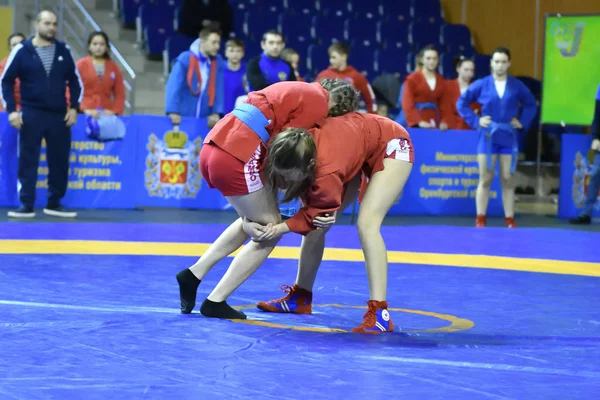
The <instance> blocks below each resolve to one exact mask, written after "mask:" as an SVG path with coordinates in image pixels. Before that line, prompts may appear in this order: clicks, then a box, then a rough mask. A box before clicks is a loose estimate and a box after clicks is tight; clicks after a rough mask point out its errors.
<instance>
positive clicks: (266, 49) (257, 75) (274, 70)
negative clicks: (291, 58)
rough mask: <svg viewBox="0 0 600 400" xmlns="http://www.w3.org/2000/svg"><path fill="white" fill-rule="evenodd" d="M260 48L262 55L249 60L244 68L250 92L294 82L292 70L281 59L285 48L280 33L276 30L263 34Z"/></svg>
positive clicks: (294, 76) (288, 64)
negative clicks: (277, 83) (283, 82)
mask: <svg viewBox="0 0 600 400" xmlns="http://www.w3.org/2000/svg"><path fill="white" fill-rule="evenodd" d="M260 46H261V47H262V49H263V53H262V54H261V55H260V56H257V57H254V58H252V59H250V60H249V61H248V65H247V67H246V78H247V80H248V85H249V86H250V91H254V90H262V89H264V88H266V87H267V86H269V85H272V84H274V83H276V82H282V81H295V80H296V74H295V73H294V68H293V67H292V66H291V64H290V63H288V62H287V61H284V60H283V59H282V58H281V52H282V51H283V49H284V47H285V40H283V35H282V34H281V32H278V31H276V30H270V31H267V32H265V33H264V35H263V38H262V41H261V42H260Z"/></svg>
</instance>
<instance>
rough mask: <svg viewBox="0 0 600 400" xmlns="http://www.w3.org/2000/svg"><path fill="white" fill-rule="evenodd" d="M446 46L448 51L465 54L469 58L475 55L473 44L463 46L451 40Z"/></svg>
mask: <svg viewBox="0 0 600 400" xmlns="http://www.w3.org/2000/svg"><path fill="white" fill-rule="evenodd" d="M445 47H446V52H447V53H450V54H454V55H463V56H465V57H468V58H473V57H474V56H475V49H474V48H473V46H471V45H468V46H463V45H461V44H458V43H453V42H450V43H449V44H448V45H446V46H445Z"/></svg>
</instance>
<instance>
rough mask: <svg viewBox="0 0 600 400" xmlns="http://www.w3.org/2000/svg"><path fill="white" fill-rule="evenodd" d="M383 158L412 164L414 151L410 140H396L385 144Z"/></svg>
mask: <svg viewBox="0 0 600 400" xmlns="http://www.w3.org/2000/svg"><path fill="white" fill-rule="evenodd" d="M383 158H393V159H394V160H400V161H406V162H409V163H412V164H414V162H415V151H414V149H413V147H412V143H411V142H410V139H403V138H396V139H392V140H390V141H389V142H388V143H387V149H386V150H385V154H384V155H383Z"/></svg>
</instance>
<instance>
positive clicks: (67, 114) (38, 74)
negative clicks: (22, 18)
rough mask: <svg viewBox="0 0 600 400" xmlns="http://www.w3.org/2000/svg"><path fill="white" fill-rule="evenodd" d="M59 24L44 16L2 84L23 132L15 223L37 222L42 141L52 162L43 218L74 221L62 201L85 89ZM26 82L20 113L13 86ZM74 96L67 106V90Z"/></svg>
mask: <svg viewBox="0 0 600 400" xmlns="http://www.w3.org/2000/svg"><path fill="white" fill-rule="evenodd" d="M57 22H58V18H57V16H56V14H55V13H54V12H53V11H50V10H44V11H42V12H40V13H39V14H38V16H37V18H36V31H37V32H36V35H35V36H34V37H33V38H32V39H30V40H25V41H23V42H21V43H20V44H18V45H17V46H15V47H14V48H13V50H12V51H11V53H10V55H9V56H8V60H7V61H6V68H5V69H4V73H3V74H2V77H1V78H0V80H1V81H2V85H1V86H2V93H1V96H2V102H3V105H4V108H5V109H6V111H7V112H8V119H9V122H10V124H11V125H12V126H13V127H14V128H15V129H18V130H19V131H20V132H19V166H18V176H19V184H20V188H19V200H20V201H21V207H20V208H19V209H17V210H14V211H10V212H9V213H8V216H9V217H11V218H33V217H35V212H34V209H33V206H34V203H35V194H36V183H37V178H38V165H39V160H40V150H41V147H42V139H46V157H47V159H48V169H49V174H48V202H47V206H46V208H44V214H47V215H52V216H56V217H75V216H76V215H77V214H76V213H75V212H70V211H67V210H66V209H65V208H64V207H63V206H62V205H61V204H60V201H61V199H62V198H63V197H64V196H65V193H66V191H67V182H68V178H69V155H70V152H71V126H73V125H74V124H75V122H77V109H78V108H79V103H80V102H81V99H82V97H83V84H82V82H81V78H80V76H79V73H78V72H77V67H76V65H75V60H73V56H72V55H71V50H70V49H69V46H67V45H66V44H64V43H62V42H59V41H58V40H56V39H55V36H56V28H57ZM17 78H19V80H20V82H21V87H20V91H21V110H22V111H21V112H18V111H17V109H16V104H15V97H14V90H13V88H14V83H15V80H16V79H17ZM67 87H68V88H69V92H70V104H69V103H68V102H67V97H66V88H67Z"/></svg>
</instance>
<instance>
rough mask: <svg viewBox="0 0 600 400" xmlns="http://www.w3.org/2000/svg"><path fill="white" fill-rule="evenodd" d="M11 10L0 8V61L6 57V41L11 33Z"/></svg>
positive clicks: (7, 51)
mask: <svg viewBox="0 0 600 400" xmlns="http://www.w3.org/2000/svg"><path fill="white" fill-rule="evenodd" d="M12 25H13V8H12V7H0V60H3V59H4V57H6V56H8V53H9V50H8V44H7V43H6V39H7V38H8V37H9V36H10V34H11V33H12V31H13V26H12Z"/></svg>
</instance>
